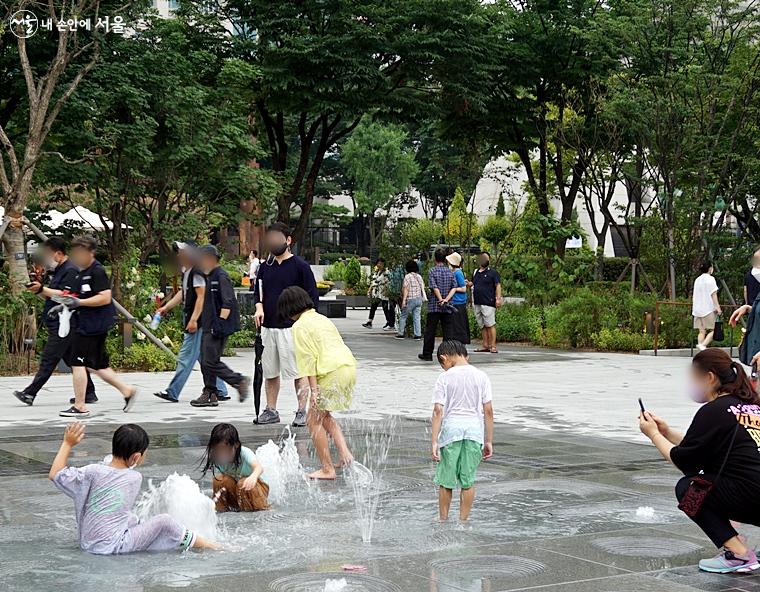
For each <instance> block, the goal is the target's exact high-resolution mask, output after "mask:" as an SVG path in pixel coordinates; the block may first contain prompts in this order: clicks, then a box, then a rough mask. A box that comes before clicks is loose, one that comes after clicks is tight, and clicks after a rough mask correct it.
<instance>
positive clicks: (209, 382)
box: [201, 331, 243, 391]
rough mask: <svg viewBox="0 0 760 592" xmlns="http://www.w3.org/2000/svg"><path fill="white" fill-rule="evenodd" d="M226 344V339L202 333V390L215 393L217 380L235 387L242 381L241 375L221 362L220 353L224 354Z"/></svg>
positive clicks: (205, 332)
mask: <svg viewBox="0 0 760 592" xmlns="http://www.w3.org/2000/svg"><path fill="white" fill-rule="evenodd" d="M226 343H227V338H226V337H222V336H219V335H212V334H211V331H204V332H203V337H202V338H201V373H202V374H203V389H204V390H209V391H216V379H217V378H219V379H221V380H223V381H224V382H226V383H227V384H229V385H231V386H237V385H239V384H240V381H241V380H243V375H242V374H238V373H237V372H235V371H234V370H232V368H230V367H229V366H228V365H227V364H225V363H224V362H222V352H224V346H225V344H226Z"/></svg>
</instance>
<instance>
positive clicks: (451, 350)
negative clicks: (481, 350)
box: [435, 339, 469, 363]
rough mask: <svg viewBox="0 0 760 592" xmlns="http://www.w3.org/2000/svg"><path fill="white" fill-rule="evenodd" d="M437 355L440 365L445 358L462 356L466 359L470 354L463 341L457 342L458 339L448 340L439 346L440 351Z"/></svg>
mask: <svg viewBox="0 0 760 592" xmlns="http://www.w3.org/2000/svg"><path fill="white" fill-rule="evenodd" d="M435 355H436V357H437V358H438V362H439V363H440V362H442V361H443V356H448V357H452V356H461V357H463V358H466V357H467V356H468V355H469V354H468V353H467V348H466V347H465V346H464V343H462V342H461V341H457V340H456V339H446V340H445V341H443V343H441V345H439V346H438V351H437V352H436V354H435Z"/></svg>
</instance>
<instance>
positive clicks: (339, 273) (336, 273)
mask: <svg viewBox="0 0 760 592" xmlns="http://www.w3.org/2000/svg"><path fill="white" fill-rule="evenodd" d="M322 278H323V279H324V280H325V281H328V282H343V281H345V279H346V264H345V263H343V262H341V261H336V262H335V263H333V264H332V265H328V266H327V267H326V268H325V271H324V272H323V273H322Z"/></svg>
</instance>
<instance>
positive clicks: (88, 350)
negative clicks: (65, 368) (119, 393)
mask: <svg viewBox="0 0 760 592" xmlns="http://www.w3.org/2000/svg"><path fill="white" fill-rule="evenodd" d="M106 336H107V334H106V333H101V334H100V335H82V334H81V333H74V335H73V337H72V338H71V347H70V349H69V355H68V359H67V360H66V362H67V363H68V365H69V366H72V367H74V366H84V367H85V368H92V369H93V370H103V369H104V368H110V366H111V361H110V360H109V359H108V353H107V352H106Z"/></svg>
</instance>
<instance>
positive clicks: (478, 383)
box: [433, 364, 493, 448]
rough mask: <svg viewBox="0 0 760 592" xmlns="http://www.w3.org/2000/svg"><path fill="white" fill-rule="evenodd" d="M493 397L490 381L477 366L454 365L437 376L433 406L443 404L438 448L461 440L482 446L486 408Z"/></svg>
mask: <svg viewBox="0 0 760 592" xmlns="http://www.w3.org/2000/svg"><path fill="white" fill-rule="evenodd" d="M492 398H493V394H492V392H491V380H490V379H489V378H488V376H487V375H486V373H485V372H483V371H482V370H478V369H477V368H475V366H471V365H469V364H463V365H461V366H453V367H452V368H449V369H448V370H446V372H444V373H443V374H441V375H440V376H439V377H438V380H437V381H436V383H435V388H434V389H433V405H443V424H442V426H441V433H440V435H439V436H438V446H439V447H440V448H443V447H444V446H446V445H447V444H451V443H452V442H456V441H458V440H474V441H475V442H479V443H480V444H481V445H482V444H483V432H484V426H483V405H485V404H486V403H489V402H490V401H491V400H492Z"/></svg>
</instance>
